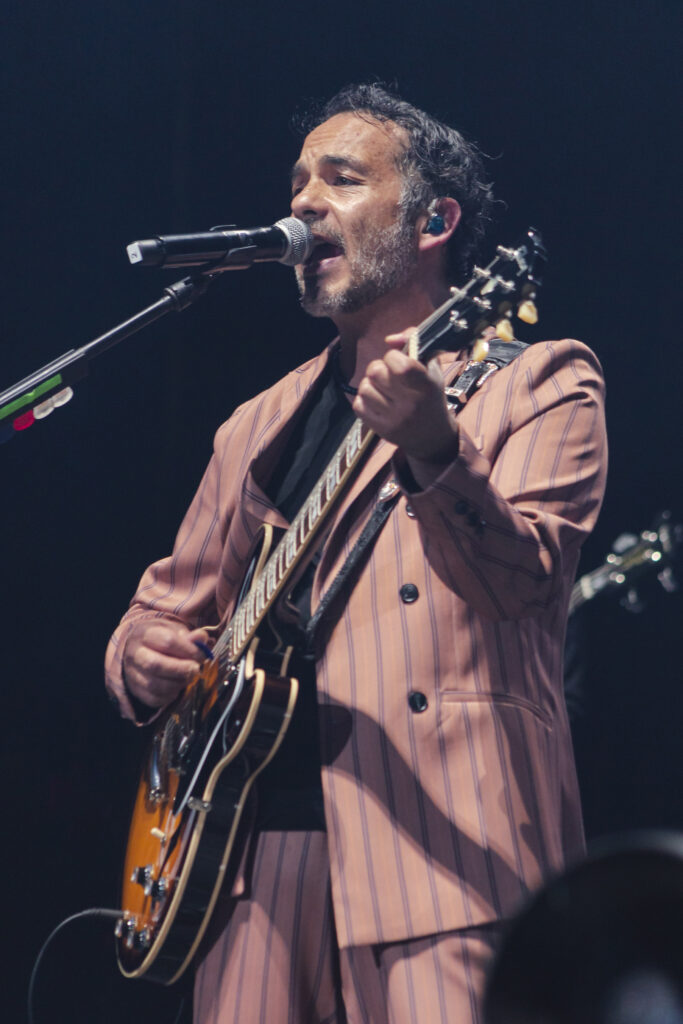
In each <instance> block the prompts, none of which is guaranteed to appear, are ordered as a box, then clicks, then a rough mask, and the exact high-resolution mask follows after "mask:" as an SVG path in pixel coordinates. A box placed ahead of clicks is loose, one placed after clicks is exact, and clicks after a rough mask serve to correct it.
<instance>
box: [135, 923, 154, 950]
mask: <svg viewBox="0 0 683 1024" xmlns="http://www.w3.org/2000/svg"><path fill="white" fill-rule="evenodd" d="M151 944H152V933H151V932H150V930H149V928H142V929H141V930H140V931H139V932H135V934H134V935H133V948H134V949H149V947H150V946H151Z"/></svg>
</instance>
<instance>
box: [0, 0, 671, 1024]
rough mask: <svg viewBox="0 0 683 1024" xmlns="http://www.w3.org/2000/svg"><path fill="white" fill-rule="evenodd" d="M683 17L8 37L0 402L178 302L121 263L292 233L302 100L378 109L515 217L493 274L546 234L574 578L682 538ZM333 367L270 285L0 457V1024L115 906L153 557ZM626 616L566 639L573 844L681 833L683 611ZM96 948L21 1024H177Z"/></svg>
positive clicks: (534, 11) (499, 234) (238, 23)
mask: <svg viewBox="0 0 683 1024" xmlns="http://www.w3.org/2000/svg"><path fill="white" fill-rule="evenodd" d="M680 12H681V7H680V4H679V3H678V0H630V2H629V3H624V4H621V3H619V4H617V3H614V2H603V3H601V4H598V5H596V6H595V8H594V6H593V4H590V3H584V2H577V3H571V4H560V3H556V4H552V3H551V4H548V3H533V2H524V0H508V2H503V0H492V2H490V3H488V4H485V3H483V4H482V3H481V2H479V3H475V2H473V0H461V2H460V3H458V4H452V5H446V4H444V3H438V2H436V0H423V2H422V3H421V4H418V5H414V4H408V3H405V2H397V3H395V4H389V3H387V2H386V0H378V2H376V3H375V4H367V3H362V4H361V3H358V2H357V0H347V3H346V4H344V5H340V6H336V5H331V6H330V7H327V6H325V5H318V6H316V5H311V4H310V3H301V2H300V0H290V3H289V4H287V5H284V6H282V7H280V6H279V5H277V4H275V3H269V2H260V3H259V2H254V3H253V4H252V6H251V7H247V6H246V5H229V4H225V3H218V2H216V0H204V2H203V3H201V4H197V3H195V4H192V3H189V2H185V0H166V2H164V3H162V2H161V0H146V2H145V3H144V4H140V3H133V2H132V0H104V2H102V3H98V4H92V3H86V2H85V0H64V2H62V3H60V4H47V3H44V2H43V3H41V4H38V3H35V2H29V0H26V2H24V3H23V4H22V5H21V6H20V7H19V6H15V7H13V8H12V9H11V10H10V15H9V18H7V24H6V31H5V35H4V50H5V52H4V53H3V54H2V61H1V64H2V74H3V76H4V77H5V79H6V81H5V82H4V84H3V89H2V95H3V97H4V100H5V112H4V115H3V137H4V146H3V149H4V154H5V158H4V161H3V164H4V171H3V174H4V185H3V193H4V195H3V198H4V200H5V202H4V204H3V206H4V208H5V212H4V217H3V222H4V232H3V234H4V242H3V246H2V250H3V255H4V256H5V257H6V258H5V260H4V267H3V279H2V284H3V297H2V309H3V315H4V326H3V330H2V336H1V338H2V340H1V345H2V349H1V352H2V356H1V362H0V371H1V374H0V388H4V387H8V386H9V385H10V384H12V383H14V382H15V381H16V380H17V379H19V378H20V377H22V376H24V375H25V374H27V373H28V372H30V371H31V370H33V369H35V368H36V367H38V366H40V365H42V364H43V363H45V362H47V361H48V360H49V359H51V358H53V357H55V356H56V355H58V354H60V353H62V352H63V351H65V350H66V349H69V348H71V347H75V346H80V345H82V344H84V343H85V342H86V341H88V340H89V339H90V338H92V337H94V336H95V335H96V334H99V333H100V332H101V331H103V330H105V329H107V328H108V327H110V326H112V325H113V324H114V323H116V322H118V321H119V320H121V319H123V318H124V317H125V316H127V315H129V314H131V313H132V312H134V311H135V310H137V309H138V308H140V307H141V306H142V305H146V304H147V303H148V302H151V301H153V300H154V299H156V298H157V296H158V295H159V294H160V291H161V288H162V287H163V285H164V284H165V283H168V281H169V280H173V279H174V278H173V277H170V276H169V275H168V274H164V273H162V272H157V271H143V270H140V269H136V268H132V267H130V266H129V265H128V263H127V260H126V258H125V253H124V247H125V245H126V244H127V243H128V242H130V241H132V240H133V239H136V238H144V237H147V236H148V235H150V234H153V233H157V232H166V233H170V232H173V231H192V230H204V229H206V228H208V227H209V226H210V225H211V224H214V223H224V222H230V221H232V222H235V223H237V224H239V225H241V226H246V225H251V224H268V223H271V222H272V221H274V220H275V219H277V218H278V217H280V216H283V215H284V214H285V213H286V212H287V187H286V175H287V171H288V168H289V165H290V164H291V162H292V160H293V158H294V157H295V156H296V153H297V147H298V139H297V137H296V136H295V134H294V133H293V131H292V130H291V128H290V127H289V118H290V115H291V113H292V112H293V110H294V109H295V108H296V107H297V106H298V105H300V104H301V103H302V102H303V101H305V100H306V99H307V98H313V97H325V96H327V95H328V94H330V93H331V92H333V91H335V90H336V89H337V88H339V87H340V86H341V85H343V84H345V83H346V82H348V81H357V80H368V79H369V78H374V77H381V78H384V79H389V80H391V79H396V80H397V82H398V85H399V87H400V89H401V91H402V92H403V94H404V95H405V96H406V97H407V98H408V99H410V100H412V101H413V102H415V103H417V104H418V105H421V106H423V107H425V108H426V109H428V110H430V111H431V112H433V113H435V114H437V115H438V116H441V117H442V118H443V119H445V120H447V121H450V122H451V123H454V124H456V125H457V126H459V127H460V128H461V129H463V130H464V131H465V132H466V133H467V134H469V135H470V136H471V137H473V138H475V139H477V140H478V141H479V143H480V145H481V146H482V148H483V149H484V150H485V151H486V152H487V153H488V154H490V155H491V156H492V157H493V160H492V163H491V175H492V177H493V178H494V180H495V182H496V186H497V193H498V195H499V196H500V197H501V198H502V199H504V200H505V202H506V205H504V206H503V205H500V206H499V211H498V224H497V227H496V230H495V232H494V233H493V235H492V243H493V241H498V240H500V241H510V240H511V238H512V237H513V236H514V235H515V234H517V233H518V231H519V230H520V229H524V228H525V227H526V225H527V224H529V223H531V224H535V225H537V226H538V227H539V228H541V229H542V230H543V233H544V237H545V239H546V242H547V245H548V248H549V251H550V257H551V259H550V265H549V269H548V272H547V275H546V283H545V288H544V292H543V295H542V303H541V305H542V324H541V327H540V328H539V330H538V331H537V332H536V334H535V337H537V338H538V337H541V336H549V337H557V336H561V335H565V334H571V335H575V336H577V337H580V338H582V339H584V340H585V341H587V342H588V343H589V344H590V345H591V346H592V347H593V348H594V349H595V350H596V351H597V353H598V354H599V356H600V358H601V360H602V362H603V365H604V368H605V374H606V377H607V381H608V425H609V429H610V438H611V467H610V477H609V485H608V493H607V498H606V501H605V506H604V511H603V515H602V518H601V520H600V523H599V525H598V527H597V529H596V531H595V534H594V536H593V537H592V538H591V539H590V541H589V542H588V543H587V545H586V548H585V553H584V560H583V562H582V570H583V571H586V570H587V569H589V568H592V567H593V566H595V565H596V564H597V563H598V562H600V561H601V560H602V558H603V557H604V555H605V554H606V552H607V550H608V549H609V546H610V544H611V542H612V540H613V539H614V537H615V536H616V535H617V534H618V533H620V532H622V531H623V530H626V529H628V530H631V531H638V530H640V529H642V528H644V527H645V526H647V525H648V524H649V522H650V521H651V520H652V518H653V517H654V515H655V513H656V512H657V511H658V510H659V509H662V508H671V509H673V511H674V513H675V514H677V515H678V516H679V518H680V516H681V515H682V514H683V501H682V500H681V499H682V497H683V494H682V488H681V478H680V449H681V437H682V433H683V432H682V430H681V413H680V399H679V395H680V391H681V370H682V369H683V366H682V359H681V354H680V348H679V335H680V330H679V308H678V302H677V300H678V290H677V289H676V273H675V270H676V266H677V262H678V256H679V252H680V246H679V242H678V234H677V228H676V214H677V210H676V208H675V207H676V200H677V199H678V195H679V192H680V186H679V178H680V170H679V166H678V161H677V156H678V150H677V142H676V136H677V133H676V122H677V118H676V114H675V111H676V105H677V101H678V100H679V98H680V78H679V72H678V62H677V58H676V54H677V46H678V43H679V42H680V27H681V26H680V21H681V19H680ZM176 276H177V275H176ZM532 336H533V335H532ZM329 337H330V328H329V326H327V325H325V324H321V323H319V322H311V321H308V320H307V319H306V318H305V317H304V316H303V315H302V314H301V313H300V312H299V310H298V307H297V303H296V300H295V295H294V288H293V284H292V281H291V279H290V271H288V270H286V269H285V268H282V267H279V266H263V267H259V268H255V269H252V270H250V271H248V272H245V273H242V274H227V275H224V278H223V280H221V281H220V282H219V283H218V284H217V285H216V286H215V288H214V290H213V291H212V292H211V294H209V295H208V296H207V297H206V298H205V299H204V300H203V301H202V303H201V304H200V305H198V306H196V307H194V308H193V309H191V310H189V311H188V312H186V313H184V314H182V316H180V317H177V316H172V317H170V318H167V319H166V320H164V321H162V322H161V323H159V324H157V325H155V326H153V327H151V328H150V329H148V330H147V331H146V332H145V333H144V334H143V335H139V336H137V337H136V338H135V339H132V340H128V341H126V342H124V343H123V344H122V345H121V346H119V347H118V348H117V349H115V350H113V351H112V352H110V353H108V354H107V355H105V356H103V357H102V358H100V359H99V360H98V361H97V362H96V363H95V364H93V366H92V368H91V373H90V376H89V378H88V379H87V380H86V381H84V382H83V383H82V384H81V385H79V386H78V388H77V391H76V396H75V398H74V400H73V401H72V402H71V404H70V405H69V406H67V407H66V408H65V409H63V410H62V411H61V412H57V413H55V414H54V415H53V416H52V417H50V418H49V419H47V420H46V421H44V422H42V423H40V424H37V425H36V426H34V427H33V428H32V429H30V430H29V431H27V432H26V433H25V434H24V435H22V436H20V437H17V438H15V439H14V440H12V441H11V442H10V443H9V444H7V445H5V446H3V447H2V448H0V466H1V473H2V476H1V477H0V479H1V480H2V489H3V490H2V493H3V501H2V526H3V542H2V543H3V547H2V550H3V567H4V573H3V582H4V585H3V590H4V600H3V615H2V641H3V653H4V657H3V668H4V671H3V691H2V692H3V706H4V712H5V714H4V729H3V739H4V743H3V753H4V758H3V762H4V764H3V767H4V773H3V779H4V787H3V788H4V801H3V804H4V820H5V829H4V833H5V836H6V840H5V842H4V843H3V847H4V853H5V856H6V869H5V873H4V877H5V892H6V899H5V901H4V911H5V913H4V915H3V918H4V931H5V940H6V941H5V951H6V952H5V957H4V961H5V967H6V974H7V980H6V982H5V985H4V992H3V1002H4V1005H5V1006H6V1007H8V1012H9V1016H8V1017H6V1019H8V1020H15V1019H16V1020H22V1019H24V1009H23V999H24V992H25V987H26V983H27V978H28V972H29V970H30V965H31V962H32V960H33V957H34V956H35V954H36V952H37V950H38V948H39V945H40V943H41V941H42V939H43V938H44V936H45V935H46V934H47V932H48V931H49V929H50V928H51V927H52V925H53V924H55V923H56V922H57V921H59V920H60V919H61V918H63V917H66V916H67V915H68V914H70V913H73V912H75V911H77V910H80V909H82V908H84V907H87V906H92V905H104V906H115V905H116V902H117V889H118V881H119V871H120V864H121V858H122V852H123V847H124V843H125V831H126V822H127V815H128V810H129V805H130V801H131V797H132V793H133V790H134V786H135V780H136V776H137V758H138V755H139V751H140V745H141V736H140V733H139V732H138V731H135V730H132V729H131V728H130V727H128V726H127V725H125V724H124V723H121V722H119V721H118V720H117V719H116V717H115V716H113V715H112V713H111V710H110V708H109V706H108V705H107V703H106V701H105V699H104V696H103V692H102V687H101V660H102V654H103V650H104V646H105V643H106V640H107V637H108V635H109V633H110V632H111V629H112V628H113V626H114V625H115V623H116V621H117V620H118V618H119V616H120V614H121V613H122V611H123V609H124V608H125V606H126V603H127V601H128V599H129V597H130V594H131V592H132V590H133V588H134V586H135V583H136V581H137V578H138V575H139V573H140V572H141V571H142V569H143V568H144V566H145V565H146V564H147V563H148V562H149V561H151V560H152V559H153V558H156V557H159V556H161V555H162V554H165V553H167V551H168V549H169V546H170V544H171V542H172V539H173V536H174V532H175V529H176V527H177V524H178V522H179V519H180V517H181V515H182V513H183V511H184V509H185V507H186V505H187V503H188V501H189V499H190V497H191V495H192V493H193V490H194V487H195V486H196V483H197V481H198V479H199V476H200V473H201V471H202V469H203V466H204V464H205V462H206V460H207V458H208V455H209V453H210V447H211V439H212V435H213V432H214V430H215V429H216V427H217V426H218V425H219V423H220V422H221V421H222V420H223V419H225V418H226V416H227V415H228V414H229V412H230V411H231V409H232V408H233V407H234V406H235V405H236V404H237V403H238V402H240V401H241V400H243V399H244V398H246V397H248V396H249V395H251V394H253V393H254V392H255V391H257V390H260V389H262V388H263V387H265V386H267V385H268V384H270V383H272V382H273V381H275V380H276V379H277V378H278V377H279V376H280V375H281V374H282V373H283V371H284V370H286V369H287V368H289V367H291V366H292V365H295V364H297V363H299V362H301V361H302V360H303V359H305V358H307V357H308V356H309V355H311V354H313V353H314V352H315V351H317V350H318V349H319V348H320V347H321V346H322V344H324V343H325V341H326V340H327V339H328V338H329ZM644 590H645V591H647V596H648V598H649V600H648V604H647V607H646V610H645V611H644V612H643V613H642V614H641V615H640V616H639V617H635V616H630V615H628V614H627V613H626V612H625V611H623V610H622V609H621V608H620V607H619V605H618V604H617V602H616V601H613V600H608V599H606V598H605V599H602V600H596V601H595V602H594V603H593V604H592V605H590V606H589V607H588V608H587V609H585V613H584V616H583V618H584V620H585V631H586V674H587V678H586V698H585V708H584V714H583V717H582V718H581V719H580V721H579V722H578V724H577V729H576V746H577V755H578V761H579V770H580V775H581V781H582V786H583V790H584V798H585V811H586V823H587V829H588V833H589V836H593V837H594V836H597V835H602V834H605V833H612V832H618V831H622V830H625V829H630V828H635V827H677V826H679V825H680V815H681V782H682V781H683V779H682V778H681V770H680V751H679V747H680V735H681V724H682V723H681V713H680V708H681V698H680V670H679V667H678V661H679V643H680V633H681V625H682V623H681V607H682V605H681V597H680V595H678V594H674V595H672V596H669V595H666V594H664V592H663V591H661V590H660V589H658V588H657V587H656V585H655V584H654V583H652V582H651V583H650V585H649V586H645V587H644ZM108 927H109V926H108V925H99V924H93V923H90V924H75V925H74V926H73V927H72V928H71V930H70V931H67V932H65V933H63V934H62V935H61V936H60V937H59V938H58V939H57V941H56V944H55V946H54V947H53V948H52V949H51V950H50V952H49V953H48V957H47V960H46V963H45V967H44V969H43V971H42V973H41V975H40V978H39V989H38V993H37V1010H38V1012H39V1015H38V1017H37V1020H38V1021H40V1022H45V1024H47V1022H62V1021H98V1022H109V1021H120V1020H121V1019H126V1020H128V1021H129V1022H130V1024H136V1022H138V1021H143V1020H147V1021H149V1020H154V1021H169V1024H170V1022H171V1021H172V1020H173V1019H174V1016H175V1013H176V1008H177V1005H178V999H179V996H178V993H177V992H175V991H166V990H162V989H157V988H155V987H153V986H149V985H145V984H137V983H132V982H124V981H123V980H122V979H119V978H118V975H117V971H116V969H115V967H114V959H113V949H112V940H111V937H110V933H109V931H108ZM8 947H9V955H8Z"/></svg>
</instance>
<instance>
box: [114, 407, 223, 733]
mask: <svg viewBox="0 0 683 1024" xmlns="http://www.w3.org/2000/svg"><path fill="white" fill-rule="evenodd" d="M230 423H231V421H228V423H225V424H223V426H222V427H221V428H220V429H219V430H218V432H217V434H216V439H215V442H214V452H213V456H212V458H211V460H210V462H209V465H208V467H207V469H206V472H205V473H204V476H203V478H202V481H201V483H200V485H199V488H198V490H197V492H196V494H195V496H194V498H193V500H192V503H191V505H190V507H189V509H188V511H187V513H186V515H185V518H184V519H183V522H182V524H181V526H180V530H179V531H178V535H177V537H176V541H175V544H174V547H173V553H172V554H171V555H170V556H169V557H167V558H162V559H161V560H160V561H158V562H155V563H154V564H153V565H151V566H150V567H149V568H148V569H147V570H146V572H145V573H144V575H143V576H142V579H141V580H140V583H139V585H138V589H137V591H136V593H135V596H134V597H133V599H132V601H131V603H130V606H129V608H128V611H127V612H126V614H125V615H124V616H123V619H122V620H121V622H120V624H119V626H118V628H117V629H116V630H115V632H114V634H113V636H112V638H111V640H110V641H109V645H108V647H107V652H106V655H105V684H106V687H107V691H108V693H109V696H110V698H111V700H112V701H113V702H115V703H116V704H118V707H119V710H120V712H121V714H122V715H123V716H124V717H126V718H131V719H134V720H135V712H134V710H133V707H132V705H131V702H130V700H129V698H128V695H127V693H126V688H125V685H124V681H123V676H122V656H123V650H124V647H125V643H126V640H127V638H128V634H129V633H130V630H131V627H132V626H133V624H134V623H137V622H139V621H140V620H142V619H166V620H172V621H176V622H182V623H184V624H185V625H186V626H188V627H189V628H191V629H194V628H195V627H198V626H205V625H209V624H215V622H216V620H217V612H216V584H217V579H218V574H219V573H220V566H221V557H222V552H223V538H224V537H225V534H226V532H227V524H228V523H229V520H230V514H231V513H230V508H229V507H225V508H223V507H221V505H222V504H227V503H226V502H221V500H220V495H221V491H222V488H221V477H222V464H223V460H224V457H225V453H226V448H227V443H228V435H229V432H230ZM226 490H227V489H226Z"/></svg>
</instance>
